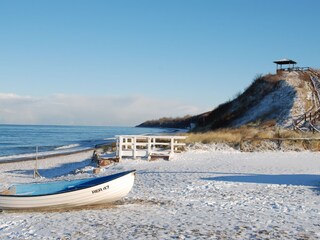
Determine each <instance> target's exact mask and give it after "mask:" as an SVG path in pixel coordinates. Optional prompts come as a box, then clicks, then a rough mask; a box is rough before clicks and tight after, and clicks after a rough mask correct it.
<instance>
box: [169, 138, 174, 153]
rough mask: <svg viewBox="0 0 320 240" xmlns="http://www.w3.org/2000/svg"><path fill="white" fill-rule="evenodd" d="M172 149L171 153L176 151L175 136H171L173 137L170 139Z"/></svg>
mask: <svg viewBox="0 0 320 240" xmlns="http://www.w3.org/2000/svg"><path fill="white" fill-rule="evenodd" d="M170 149H171V150H170V151H171V153H174V138H173V137H171V139H170Z"/></svg>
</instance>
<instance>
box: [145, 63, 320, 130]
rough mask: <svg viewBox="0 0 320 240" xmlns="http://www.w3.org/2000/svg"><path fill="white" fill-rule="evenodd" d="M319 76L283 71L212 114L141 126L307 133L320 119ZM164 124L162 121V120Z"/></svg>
mask: <svg viewBox="0 0 320 240" xmlns="http://www.w3.org/2000/svg"><path fill="white" fill-rule="evenodd" d="M319 76H320V73H319V71H316V70H312V69H309V70H306V71H298V70H297V71H290V72H289V71H282V72H279V73H278V74H275V75H272V74H268V75H265V76H260V77H257V78H256V79H255V80H254V81H253V83H252V84H251V85H250V86H249V87H248V88H247V89H246V90H245V91H244V92H243V93H242V94H240V95H239V96H238V97H237V98H235V99H234V100H232V101H229V102H226V103H223V104H221V105H219V106H218V107H217V108H215V109H214V110H212V111H211V112H207V113H204V114H200V115H197V116H192V117H185V118H183V119H182V120H181V119H167V121H162V123H161V124H159V123H160V122H159V120H153V121H147V122H145V123H143V124H141V125H139V126H148V127H175V128H187V127H190V126H192V125H193V126H195V128H194V129H195V130H199V131H207V130H215V129H219V128H234V127H240V126H243V125H248V124H250V125H254V126H259V125H263V124H265V123H269V124H270V123H271V122H272V123H273V124H274V125H278V126H282V127H285V128H294V127H296V128H297V129H303V128H304V129H307V128H310V127H311V126H316V125H317V124H318V118H319V116H320V111H319V107H320V102H319V100H320V80H319V79H320V78H319ZM162 120H163V119H162Z"/></svg>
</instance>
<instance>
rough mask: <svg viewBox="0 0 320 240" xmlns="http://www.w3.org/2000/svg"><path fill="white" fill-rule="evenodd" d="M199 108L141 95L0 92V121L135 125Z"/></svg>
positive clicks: (7, 122)
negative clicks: (38, 96)
mask: <svg viewBox="0 0 320 240" xmlns="http://www.w3.org/2000/svg"><path fill="white" fill-rule="evenodd" d="M199 112H201V109H199V108H197V107H196V106H192V105H186V104H183V103H180V102H175V101H170V100H162V99H150V98H147V97H144V96H134V95H133V96H101V97H95V96H79V95H65V94H56V95H52V96H47V97H41V98H35V97H30V96H21V95H17V94H13V93H0V123H3V124H66V125H109V126H134V125H136V124H139V123H141V122H143V121H145V120H149V119H156V118H160V117H167V116H168V117H176V116H184V115H186V114H197V113H199Z"/></svg>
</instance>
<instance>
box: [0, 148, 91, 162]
mask: <svg viewBox="0 0 320 240" xmlns="http://www.w3.org/2000/svg"><path fill="white" fill-rule="evenodd" d="M94 149H97V148H89V149H82V150H76V151H72V152H64V153H53V154H48V155H41V156H38V160H45V159H48V158H54V157H63V156H69V155H73V154H77V153H83V152H89V151H93V150H94ZM35 160H36V156H30V157H20V158H14V159H7V160H0V165H1V164H5V163H16V162H27V161H35Z"/></svg>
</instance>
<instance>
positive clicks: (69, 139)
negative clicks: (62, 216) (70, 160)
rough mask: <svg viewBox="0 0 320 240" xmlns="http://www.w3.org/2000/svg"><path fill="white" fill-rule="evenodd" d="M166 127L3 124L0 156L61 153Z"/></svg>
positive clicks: (0, 135) (0, 127)
mask: <svg viewBox="0 0 320 240" xmlns="http://www.w3.org/2000/svg"><path fill="white" fill-rule="evenodd" d="M160 132H164V129H155V128H133V127H93V126H43V125H0V158H4V157H8V156H9V157H10V156H11V157H12V156H15V157H17V156H16V155H19V156H21V157H23V156H29V155H30V154H34V153H35V151H36V146H38V151H39V152H42V153H49V154H51V153H61V152H68V151H69V152H70V151H75V150H81V149H85V148H91V147H94V146H95V145H97V144H101V143H106V142H108V141H111V140H110V139H109V138H113V137H114V136H115V135H130V134H156V133H160Z"/></svg>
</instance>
